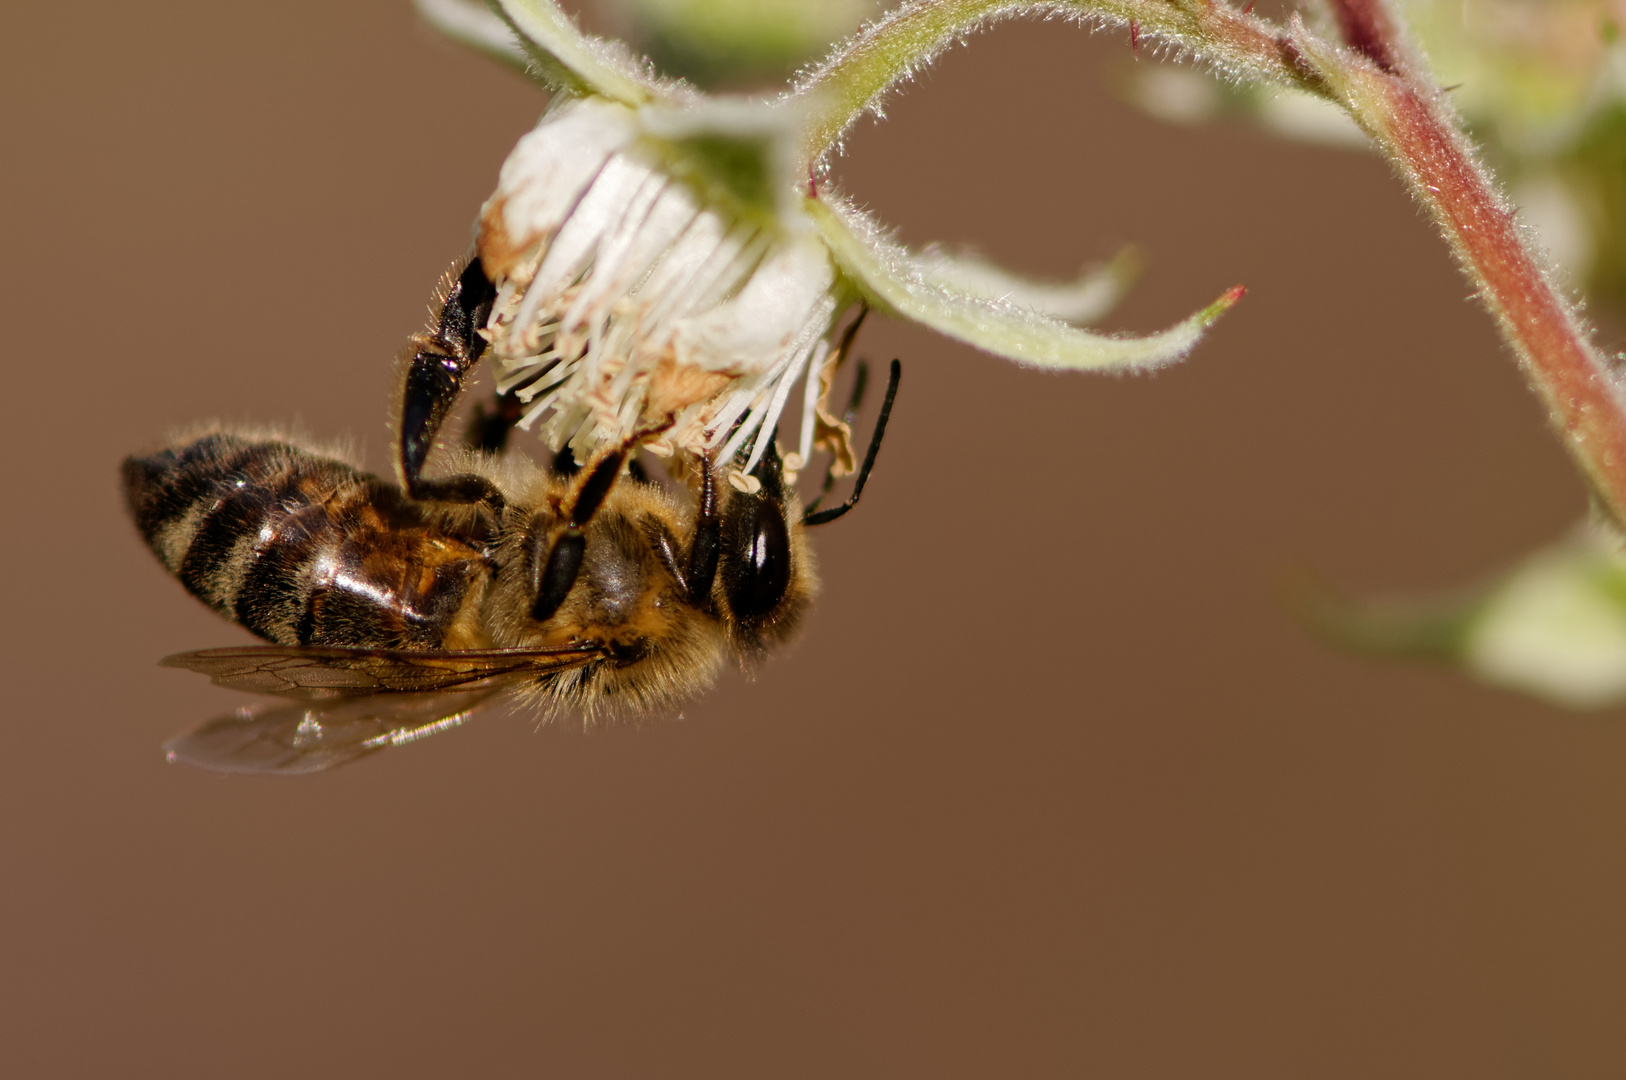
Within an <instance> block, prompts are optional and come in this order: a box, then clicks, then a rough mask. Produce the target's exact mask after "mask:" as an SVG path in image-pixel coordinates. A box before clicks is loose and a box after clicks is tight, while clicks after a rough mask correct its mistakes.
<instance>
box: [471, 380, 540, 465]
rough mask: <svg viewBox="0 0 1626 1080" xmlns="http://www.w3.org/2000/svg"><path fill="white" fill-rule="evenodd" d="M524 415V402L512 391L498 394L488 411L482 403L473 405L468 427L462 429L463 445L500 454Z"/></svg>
mask: <svg viewBox="0 0 1626 1080" xmlns="http://www.w3.org/2000/svg"><path fill="white" fill-rule="evenodd" d="M524 415H525V403H524V402H522V401H520V399H519V398H518V396H516V395H515V394H513V393H507V394H498V395H497V397H496V399H495V400H494V401H493V402H492V403H491V409H490V410H489V411H488V410H487V409H486V407H485V406H484V405H476V406H475V407H474V415H473V416H471V417H470V418H469V424H468V427H466V428H464V429H463V445H464V446H467V447H469V448H470V449H471V450H482V451H484V452H485V453H488V454H500V453H502V452H503V449H504V448H505V447H507V445H508V435H509V433H510V432H511V431H513V430H514V425H515V424H517V423H519V421H520V418H521V417H523V416H524Z"/></svg>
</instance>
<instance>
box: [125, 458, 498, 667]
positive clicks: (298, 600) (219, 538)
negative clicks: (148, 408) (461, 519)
mask: <svg viewBox="0 0 1626 1080" xmlns="http://www.w3.org/2000/svg"><path fill="white" fill-rule="evenodd" d="M124 480H125V492H126V496H127V498H128V500H129V504H130V510H131V513H132V514H133V515H134V517H135V520H136V526H137V527H138V528H139V529H140V530H141V534H142V535H143V536H144V537H145V538H146V540H147V543H148V544H149V545H150V546H151V547H152V549H153V551H154V552H155V553H156V554H157V555H158V557H159V559H160V560H162V562H163V563H164V565H165V566H166V567H168V568H169V570H170V571H171V572H172V573H174V574H175V575H176V576H177V577H179V578H180V579H181V582H182V584H184V585H185V586H186V587H187V589H188V590H189V591H190V592H192V593H193V595H195V596H197V597H198V598H199V599H201V600H203V601H204V603H206V604H208V605H209V606H210V607H211V608H213V609H214V610H215V611H217V612H219V613H220V614H221V615H224V616H225V617H226V618H228V619H231V620H232V621H234V622H239V623H241V624H242V625H243V626H245V627H247V628H248V629H249V630H251V631H253V632H254V633H256V634H258V635H259V636H261V637H263V638H265V639H266V640H268V641H272V642H275V643H277V644H282V645H354V646H364V647H376V648H438V647H440V646H441V644H442V640H443V638H444V636H445V632H446V630H447V628H448V627H449V625H450V624H451V622H452V621H453V620H454V619H455V618H456V616H457V613H458V610H459V609H460V608H461V606H462V604H463V602H464V599H465V597H466V595H467V593H468V590H469V586H470V584H471V583H472V582H473V581H474V580H475V579H476V578H477V577H478V576H479V574H480V573H481V569H480V568H481V561H480V559H479V554H478V552H475V551H474V550H473V549H472V548H469V547H467V546H466V545H463V544H461V543H460V542H458V541H456V540H453V539H451V538H447V537H444V536H441V535H438V534H437V533H435V532H434V531H433V530H432V529H430V528H429V527H428V526H427V525H426V523H425V521H424V517H423V514H422V513H421V512H420V511H419V510H418V509H417V508H416V507H415V506H414V505H413V504H411V503H409V502H407V501H406V500H405V499H404V498H403V497H402V496H401V493H400V491H399V490H398V489H396V488H395V487H393V486H392V485H389V484H386V483H384V482H382V481H380V480H378V479H377V478H375V477H372V476H368V475H366V474H365V473H362V472H360V471H358V470H356V469H355V468H353V467H351V466H349V465H347V464H345V463H343V462H339V461H334V460H332V459H329V458H322V457H318V456H316V455H315V454H311V453H309V452H307V451H304V450H301V449H299V448H297V447H294V446H290V445H288V444H286V443H279V442H256V441H252V440H248V439H244V438H241V437H239V436H235V435H230V434H224V433H222V434H215V435H208V436H205V437H203V438H201V439H199V440H197V441H196V442H193V443H190V444H187V445H185V446H180V447H175V448H171V449H168V450H164V451H161V452H159V453H157V454H154V455H153V456H151V457H147V458H130V459H128V460H127V461H126V462H125V463H124Z"/></svg>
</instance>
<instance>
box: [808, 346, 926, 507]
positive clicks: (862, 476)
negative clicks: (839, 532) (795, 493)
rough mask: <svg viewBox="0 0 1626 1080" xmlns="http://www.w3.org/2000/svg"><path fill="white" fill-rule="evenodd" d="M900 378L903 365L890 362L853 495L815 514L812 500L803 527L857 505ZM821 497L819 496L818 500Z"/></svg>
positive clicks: (881, 437) (882, 435) (815, 503)
mask: <svg viewBox="0 0 1626 1080" xmlns="http://www.w3.org/2000/svg"><path fill="white" fill-rule="evenodd" d="M859 370H860V371H862V370H863V369H862V368H860V369H859ZM902 377H903V365H902V364H900V363H898V361H896V360H894V361H892V371H891V374H890V376H889V377H888V379H887V383H886V398H885V400H883V401H882V402H881V415H879V416H877V417H876V418H875V434H874V435H873V436H871V437H870V440H869V450H868V451H866V452H865V454H864V464H863V465H862V466H860V467H859V470H858V476H857V478H856V479H854V481H853V493H852V494H851V495H849V496H847V501H846V502H844V503H842V504H841V505H840V506H832V507H830V509H828V510H819V511H817V512H816V513H815V512H814V508H815V507H817V506H818V500H814V501H813V503H812V504H811V505H809V506H808V507H807V509H806V510H804V511H803V512H802V524H803V525H825V524H828V523H830V522H832V521H834V520H835V519H836V518H838V517H840V516H841V515H843V514H845V513H846V512H847V511H849V510H851V509H852V508H853V507H855V506H857V505H858V497H859V496H860V495H862V494H863V493H864V483H865V482H866V481H867V480H869V473H870V470H871V469H873V468H875V455H877V454H879V453H880V452H881V440H882V439H883V438H885V437H886V422H887V420H889V419H891V417H892V402H893V401H894V400H896V398H897V396H898V380H899V379H901V378H902ZM825 489H826V490H829V478H828V476H827V477H826V479H825ZM822 497H823V496H822V494H821V495H820V498H822Z"/></svg>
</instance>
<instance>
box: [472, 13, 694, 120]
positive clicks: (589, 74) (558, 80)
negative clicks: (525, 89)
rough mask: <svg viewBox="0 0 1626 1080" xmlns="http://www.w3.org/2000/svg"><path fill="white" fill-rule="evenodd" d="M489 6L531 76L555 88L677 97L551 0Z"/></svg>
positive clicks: (637, 98)
mask: <svg viewBox="0 0 1626 1080" xmlns="http://www.w3.org/2000/svg"><path fill="white" fill-rule="evenodd" d="M492 6H493V9H494V10H495V11H496V13H497V15H498V17H499V18H501V20H502V21H503V22H505V23H507V24H508V26H509V28H511V29H512V30H513V32H514V33H515V34H516V35H517V36H518V42H519V47H520V49H521V50H522V51H523V52H524V53H525V56H526V59H527V60H529V61H530V64H531V66H530V68H529V70H530V72H531V74H533V75H534V76H535V77H536V78H538V79H539V80H540V81H542V82H544V83H546V84H547V85H549V86H550V87H552V88H554V89H556V90H564V91H566V92H568V93H572V94H576V95H578V96H585V95H587V94H599V95H601V96H603V97H607V98H609V99H611V100H612V101H619V102H621V103H622V104H623V105H642V104H645V103H647V102H651V101H660V100H669V99H674V98H676V97H677V96H678V91H677V88H676V87H675V86H674V85H672V84H667V83H663V82H661V81H660V80H659V79H657V78H656V77H655V76H654V74H653V73H652V72H650V70H649V68H648V66H647V64H645V63H641V62H639V61H638V60H636V59H635V58H634V57H633V56H632V54H631V53H630V52H628V51H627V48H626V46H624V45H622V44H621V43H620V42H619V41H610V40H606V39H604V38H597V37H592V36H590V35H588V34H584V33H582V32H581V30H580V28H578V27H577V26H576V24H575V23H574V22H573V21H572V20H571V18H570V16H568V15H566V14H565V13H564V12H563V11H560V10H559V8H558V7H557V6H556V5H555V4H554V3H553V2H552V0H492Z"/></svg>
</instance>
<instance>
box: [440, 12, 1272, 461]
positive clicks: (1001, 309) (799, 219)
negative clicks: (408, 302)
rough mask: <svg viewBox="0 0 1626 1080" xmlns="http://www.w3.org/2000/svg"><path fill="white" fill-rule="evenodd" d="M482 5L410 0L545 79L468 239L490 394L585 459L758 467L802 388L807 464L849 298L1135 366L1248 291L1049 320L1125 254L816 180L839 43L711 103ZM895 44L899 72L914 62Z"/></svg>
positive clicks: (997, 346) (1052, 359)
mask: <svg viewBox="0 0 1626 1080" xmlns="http://www.w3.org/2000/svg"><path fill="white" fill-rule="evenodd" d="M495 7H496V9H497V14H495V15H494V14H491V13H490V12H486V11H484V10H483V9H478V8H474V7H471V6H469V5H467V4H465V3H463V2H462V0H420V8H421V9H422V10H423V11H424V12H425V14H426V15H427V16H428V17H430V18H431V19H432V20H433V21H434V22H435V23H436V24H437V25H438V26H440V27H441V28H442V29H443V30H445V31H446V32H447V33H449V34H451V35H453V36H455V37H458V38H460V39H461V40H464V41H466V42H468V43H470V44H473V45H475V46H477V47H479V48H481V49H483V50H485V51H487V52H492V53H496V54H499V55H501V54H504V52H505V50H506V51H507V53H508V55H510V56H511V57H513V58H515V59H523V60H524V61H525V62H526V63H527V64H528V68H529V70H530V71H531V72H532V74H535V75H537V76H539V77H540V78H542V79H543V81H545V82H547V83H548V84H549V85H551V86H552V87H553V88H554V90H555V91H556V93H555V97H554V100H553V102H552V104H551V105H550V107H549V109H548V111H547V112H546V113H545V114H544V116H543V118H542V120H541V122H540V123H539V124H538V125H537V127H536V129H535V130H533V131H532V132H530V133H529V134H528V135H526V136H525V137H524V138H522V139H521V140H520V142H519V145H518V146H516V147H515V148H514V151H513V153H512V154H510V155H509V158H508V160H507V162H506V163H505V164H504V165H503V168H502V173H501V177H500V179H499V181H498V185H497V190H496V192H495V194H493V195H492V197H491V199H490V200H489V201H488V202H487V204H486V206H485V209H484V211H483V213H482V215H481V221H480V233H479V240H478V247H479V252H480V256H481V258H482V260H483V262H484V265H485V269H486V271H487V273H488V274H490V275H491V277H492V278H493V280H494V281H495V283H496V284H497V287H498V298H497V303H496V305H495V308H494V310H493V314H492V318H491V320H490V322H489V323H488V324H487V328H486V330H485V331H484V333H485V334H486V336H487V337H488V338H489V340H490V341H491V346H492V348H491V354H492V356H493V357H494V360H495V363H496V364H497V366H498V374H499V383H498V385H499V388H501V389H503V390H505V391H506V390H510V389H511V390H513V391H514V392H515V393H516V394H517V396H518V397H519V398H520V399H521V400H522V401H523V402H525V403H526V405H527V409H526V411H525V414H524V417H523V420H522V421H521V426H524V427H528V428H532V427H534V428H535V430H537V431H538V432H539V433H540V434H541V436H542V437H543V438H544V439H545V440H546V441H547V442H548V444H549V445H551V446H553V447H554V448H556V449H557V448H559V447H562V446H565V445H569V446H571V447H572V448H573V449H574V450H575V453H576V456H577V457H578V458H579V459H583V460H585V459H586V458H588V457H590V456H592V455H593V454H594V453H595V452H597V451H598V450H600V449H603V448H607V447H609V446H614V445H617V444H622V443H626V442H628V441H637V442H641V443H643V444H644V445H646V446H648V447H650V448H651V449H653V450H655V451H657V452H668V453H669V452H672V451H674V450H684V451H688V452H691V453H705V452H709V453H714V454H716V455H717V459H718V460H721V461H734V460H736V458H735V455H736V454H737V453H739V452H741V451H744V452H745V459H744V461H743V463H742V464H741V466H740V471H742V472H749V470H750V469H751V467H752V466H754V465H755V463H756V460H757V458H758V457H759V456H760V455H761V454H762V452H763V450H764V449H765V448H766V446H767V442H768V439H769V438H770V437H771V435H772V433H773V431H774V430H775V425H776V424H777V423H778V421H779V419H780V416H781V413H782V412H783V410H784V409H785V408H786V406H787V404H788V403H789V401H790V400H791V393H792V388H793V386H794V384H795V383H796V382H797V381H798V380H802V382H803V392H802V394H801V400H800V405H799V408H800V412H801V425H800V431H801V438H800V446H799V448H798V453H799V456H800V458H801V459H802V460H803V461H805V460H806V459H807V456H808V454H809V453H810V451H811V449H812V441H813V435H814V431H815V427H817V426H819V425H817V424H816V423H815V415H816V412H817V410H818V409H819V407H820V396H821V393H822V392H823V391H824V389H826V388H827V387H828V383H829V378H828V374H829V373H828V371H827V370H826V367H827V366H828V365H829V364H833V363H835V362H837V361H839V360H840V359H841V358H840V357H839V356H837V355H836V354H835V350H834V349H833V348H832V341H833V337H834V334H835V331H836V328H837V327H838V326H839V325H840V324H841V321H842V318H843V316H844V315H846V314H847V313H849V312H851V311H853V310H854V309H855V308H857V307H858V306H859V305H865V304H867V305H869V306H871V307H876V308H879V309H881V310H883V311H885V312H888V313H891V314H895V315H899V316H902V317H906V318H911V319H914V320H916V321H919V322H922V323H925V324H926V325H928V326H931V327H933V328H934V329H936V330H939V331H940V332H942V333H945V334H947V335H949V336H951V337H955V338H958V339H960V340H962V341H966V342H969V343H971V344H973V345H976V346H978V347H980V348H983V349H986V350H987V351H989V352H993V353H996V354H998V355H1002V356H1005V357H1008V358H1010V359H1014V360H1018V361H1021V362H1026V363H1032V364H1039V365H1044V366H1049V367H1064V368H1113V367H1115V368H1120V369H1123V368H1142V369H1144V368H1148V367H1153V366H1156V365H1159V364H1162V363H1166V362H1169V361H1172V360H1176V359H1178V358H1180V357H1181V356H1183V355H1184V354H1185V353H1186V352H1187V351H1188V350H1189V349H1190V348H1191V346H1192V345H1193V344H1195V342H1196V340H1197V338H1198V337H1199V336H1200V334H1201V332H1202V330H1203V329H1204V328H1205V327H1206V326H1207V325H1208V324H1209V323H1210V322H1212V321H1213V320H1214V319H1215V318H1217V317H1218V315H1219V314H1220V313H1221V312H1223V311H1224V310H1225V308H1227V307H1229V306H1230V304H1231V303H1232V302H1234V301H1235V299H1236V298H1237V297H1238V296H1240V290H1232V291H1231V292H1229V293H1227V294H1225V296H1223V297H1222V298H1221V299H1220V300H1219V301H1217V302H1216V303H1215V304H1212V305H1210V306H1209V307H1208V308H1205V309H1204V310H1203V311H1200V312H1198V313H1197V314H1196V315H1195V316H1192V317H1191V318H1189V319H1187V320H1186V321H1185V322H1183V323H1181V324H1178V325H1177V326H1175V327H1173V328H1172V329H1170V330H1168V331H1165V332H1163V333H1161V334H1156V335H1152V336H1150V337H1145V338H1127V337H1107V336H1102V335H1097V334H1091V333H1088V332H1086V331H1083V330H1080V329H1078V328H1077V327H1075V326H1072V325H1069V323H1068V322H1064V321H1062V320H1063V319H1071V320H1075V321H1080V322H1082V321H1087V320H1089V319H1091V318H1096V317H1099V316H1100V315H1101V314H1103V313H1104V312H1105V311H1106V310H1107V309H1108V308H1110V307H1111V305H1112V303H1114V302H1115V301H1116V299H1117V296H1118V294H1119V293H1120V292H1121V289H1122V286H1123V284H1124V283H1125V282H1124V278H1125V276H1126V275H1125V274H1124V273H1123V272H1122V271H1123V263H1122V261H1120V262H1119V264H1118V265H1116V266H1113V267H1108V268H1107V269H1105V270H1103V271H1098V272H1096V273H1094V274H1092V275H1086V276H1085V277H1083V278H1081V279H1080V280H1079V281H1076V282H1072V283H1067V284H1065V285H1050V286H1041V285H1035V284H1033V283H1030V282H1025V281H1022V280H1021V279H1019V278H1017V277H1015V276H1014V275H1010V274H1008V273H1006V272H1004V271H1001V270H998V269H996V268H993V267H990V266H988V265H987V264H984V263H981V262H978V261H976V260H973V259H968V258H965V257H956V256H953V255H949V254H947V253H944V252H940V251H931V252H928V253H927V254H925V255H916V254H913V253H911V252H908V251H906V250H904V249H903V248H901V247H899V246H897V245H896V244H894V243H892V242H891V241H890V240H889V239H888V237H887V236H886V234H885V232H884V230H882V229H881V228H880V227H879V226H877V225H876V224H875V223H873V222H872V221H870V220H869V219H868V218H867V217H865V216H864V215H863V214H861V213H860V212H859V211H858V210H856V209H855V208H854V207H852V206H851V205H849V204H848V203H847V202H845V201H844V200H843V199H842V198H841V197H840V196H839V195H838V194H837V193H835V192H833V191H829V190H819V188H818V187H817V186H816V183H815V180H814V177H816V176H817V175H818V174H819V173H820V171H822V159H823V157H824V156H825V154H826V153H827V152H828V150H829V147H830V144H832V143H833V142H834V141H835V140H836V139H837V138H838V137H839V135H840V133H841V132H842V130H844V129H845V126H846V123H847V122H850V119H851V117H850V116H848V115H847V114H849V113H850V114H852V115H856V112H855V111H854V106H853V100H852V93H851V90H852V88H851V87H850V86H844V85H843V84H842V82H841V80H842V78H844V77H845V75H844V73H845V72H846V70H847V69H846V68H844V67H843V59H842V54H839V53H838V54H837V55H836V56H835V57H833V58H832V59H831V60H830V61H828V62H827V63H826V64H825V65H824V66H823V67H821V68H820V69H818V70H816V71H814V72H813V73H811V74H810V75H809V76H808V77H807V78H805V79H804V80H803V82H802V83H801V84H800V85H798V86H797V87H795V88H794V89H793V90H792V91H791V92H789V93H787V94H786V95H785V96H783V97H782V98H780V99H779V100H777V101H771V102H770V101H757V100H747V99H743V98H728V97H708V96H705V95H702V94H700V93H698V92H697V91H695V90H693V89H692V88H690V87H688V86H687V85H685V84H682V83H671V82H664V81H661V80H658V79H656V78H655V77H654V76H653V75H651V74H650V72H649V71H648V69H647V65H643V64H640V63H638V62H636V61H634V60H633V59H632V58H631V57H630V56H629V55H628V54H627V53H626V52H625V50H624V49H622V48H620V47H619V46H618V45H617V44H616V43H612V42H605V41H601V40H598V39H593V38H588V37H586V36H584V35H582V34H581V33H580V32H579V31H578V30H577V29H576V28H575V26H574V25H573V24H572V23H571V22H570V20H569V19H568V18H566V17H565V16H564V15H563V14H562V13H561V12H559V10H558V9H557V8H555V7H554V6H553V5H552V3H551V2H550V0H499V2H498V3H497V4H496V5H495ZM499 16H500V20H499ZM885 26H886V20H882V22H881V23H880V24H877V27H872V28H870V30H871V31H873V33H872V37H873V36H876V35H877V34H882V31H883V30H884V28H885ZM505 34H511V35H512V37H510V38H505ZM882 36H884V34H882ZM916 51H917V52H918V48H917V50H916ZM866 56H867V60H866V63H868V62H870V61H873V59H874V55H873V53H871V54H866ZM895 59H896V62H895V64H894V67H896V68H897V72H895V74H901V73H902V72H903V71H904V70H906V69H907V68H908V67H909V66H910V64H912V63H914V62H915V61H917V60H918V59H920V57H919V56H918V55H913V54H911V55H904V54H903V53H900V54H899V58H895ZM849 66H850V65H849ZM871 67H873V65H871ZM862 74H863V75H864V77H865V78H873V71H872V70H871V69H866V70H865V72H863V73H862ZM860 81H862V80H860ZM890 81H891V79H890V78H888V79H885V80H883V82H884V83H890ZM883 88H884V87H883ZM878 92H879V90H877V91H876V93H878ZM873 96H874V94H871V95H870V96H869V97H867V98H865V100H864V101H860V102H858V103H857V104H858V107H859V108H861V107H863V106H865V105H867V104H868V102H869V101H870V100H872V98H873ZM844 117H845V119H844ZM824 430H825V431H826V433H827V434H828V433H829V429H828V427H825V429H824Z"/></svg>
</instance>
